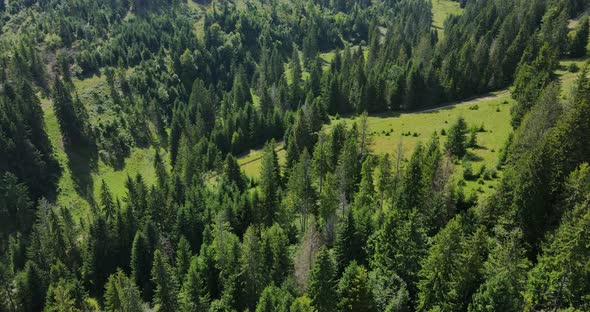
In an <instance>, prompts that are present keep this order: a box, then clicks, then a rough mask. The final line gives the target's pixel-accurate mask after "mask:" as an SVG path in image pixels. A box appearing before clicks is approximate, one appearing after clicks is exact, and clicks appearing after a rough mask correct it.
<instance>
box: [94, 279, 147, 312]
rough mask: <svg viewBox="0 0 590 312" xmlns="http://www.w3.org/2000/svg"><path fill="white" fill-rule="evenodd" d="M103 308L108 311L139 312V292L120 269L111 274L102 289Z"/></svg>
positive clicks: (140, 304)
mask: <svg viewBox="0 0 590 312" xmlns="http://www.w3.org/2000/svg"><path fill="white" fill-rule="evenodd" d="M104 301H105V310H106V311H109V312H111V311H112V312H115V311H121V312H123V311H124V312H141V311H143V301H142V300H141V293H140V291H139V289H138V288H137V286H136V285H135V283H133V280H132V279H131V278H128V277H127V276H126V275H125V273H124V272H123V271H121V270H119V271H117V273H114V274H112V275H111V276H110V277H109V279H108V281H107V283H106V286H105V291H104Z"/></svg>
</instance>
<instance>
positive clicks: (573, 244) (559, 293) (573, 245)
mask: <svg viewBox="0 0 590 312" xmlns="http://www.w3.org/2000/svg"><path fill="white" fill-rule="evenodd" d="M566 194H567V195H568V198H567V199H566V200H565V206H566V209H567V211H566V212H565V214H564V216H563V218H562V219H561V224H560V225H559V227H558V229H557V230H556V232H555V234H554V235H550V236H548V239H547V244H546V245H544V246H543V252H542V253H541V255H540V256H539V258H538V263H537V264H536V265H535V267H534V268H533V269H532V270H531V271H530V272H529V278H528V285H527V290H526V292H525V296H524V297H525V300H526V310H531V311H533V310H535V311H537V310H560V309H578V310H581V311H584V310H588V309H589V308H590V300H589V298H587V296H585V295H584V294H587V293H588V291H589V290H590V282H589V281H590V270H589V268H588V266H587V264H588V263H589V262H590V251H589V250H588V248H587V247H585V246H584V242H588V241H589V239H590V210H589V209H588V201H589V200H590V195H589V194H590V167H588V165H587V164H583V165H582V166H580V168H579V169H578V170H576V171H574V172H572V174H570V177H569V179H568V182H567V186H566Z"/></svg>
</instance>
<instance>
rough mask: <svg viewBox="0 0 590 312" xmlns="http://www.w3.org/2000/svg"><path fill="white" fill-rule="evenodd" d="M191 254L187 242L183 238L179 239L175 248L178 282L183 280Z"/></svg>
mask: <svg viewBox="0 0 590 312" xmlns="http://www.w3.org/2000/svg"><path fill="white" fill-rule="evenodd" d="M191 258H192V252H191V246H190V244H189V242H188V241H187V240H186V238H184V236H181V237H180V241H179V242H178V246H176V261H175V263H176V276H177V277H178V279H179V280H182V279H184V276H185V275H186V272H188V269H189V266H190V264H191Z"/></svg>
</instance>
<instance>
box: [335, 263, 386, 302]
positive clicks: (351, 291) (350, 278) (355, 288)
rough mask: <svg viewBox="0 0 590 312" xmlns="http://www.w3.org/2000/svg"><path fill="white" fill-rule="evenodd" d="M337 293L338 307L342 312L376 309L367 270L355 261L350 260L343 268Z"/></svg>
mask: <svg viewBox="0 0 590 312" xmlns="http://www.w3.org/2000/svg"><path fill="white" fill-rule="evenodd" d="M338 294H339V297H340V302H339V303H338V308H339V310H340V311H342V312H348V311H350V312H353V311H354V312H370V311H377V309H376V307H375V302H374V299H373V294H372V293H371V288H370V283H369V277H368V274H367V270H366V269H365V267H363V266H361V265H358V264H357V263H356V261H353V262H351V263H350V265H349V266H348V267H347V268H346V270H344V274H343V275H342V277H341V278H340V282H339V283H338Z"/></svg>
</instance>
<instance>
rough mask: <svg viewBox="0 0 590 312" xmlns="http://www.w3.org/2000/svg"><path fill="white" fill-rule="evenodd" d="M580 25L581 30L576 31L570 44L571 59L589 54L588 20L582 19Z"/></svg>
mask: <svg viewBox="0 0 590 312" xmlns="http://www.w3.org/2000/svg"><path fill="white" fill-rule="evenodd" d="M579 25H580V26H579V28H578V29H577V30H576V32H575V34H574V36H573V38H572V39H571V42H570V56H571V57H583V56H585V55H586V53H587V46H588V36H589V35H590V24H589V21H588V18H587V17H586V18H583V19H581V20H580V21H579Z"/></svg>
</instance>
